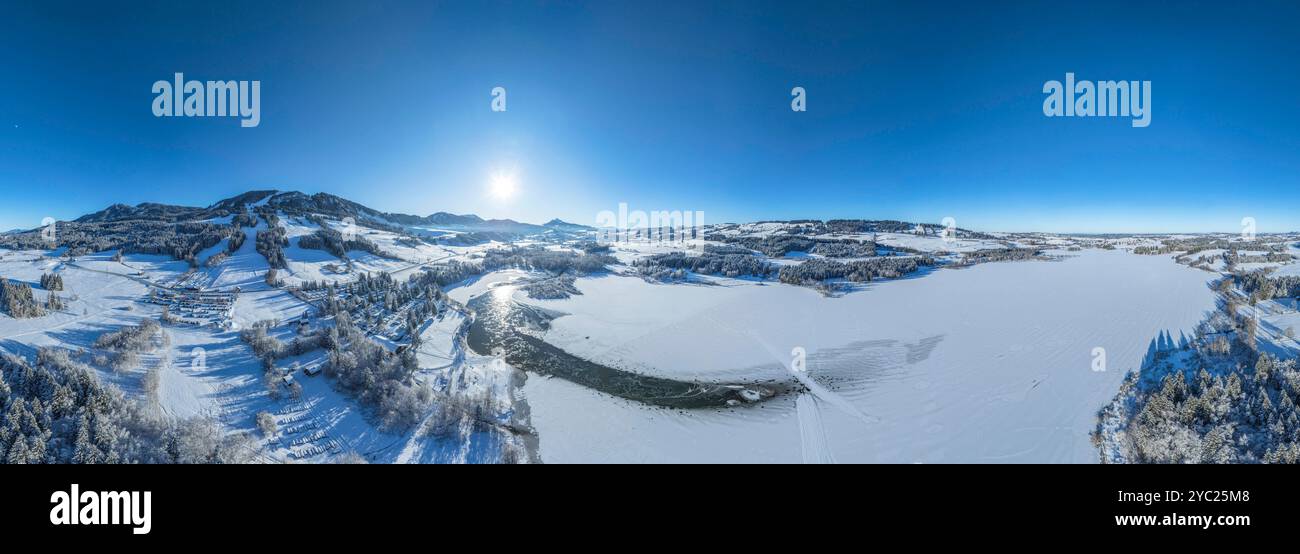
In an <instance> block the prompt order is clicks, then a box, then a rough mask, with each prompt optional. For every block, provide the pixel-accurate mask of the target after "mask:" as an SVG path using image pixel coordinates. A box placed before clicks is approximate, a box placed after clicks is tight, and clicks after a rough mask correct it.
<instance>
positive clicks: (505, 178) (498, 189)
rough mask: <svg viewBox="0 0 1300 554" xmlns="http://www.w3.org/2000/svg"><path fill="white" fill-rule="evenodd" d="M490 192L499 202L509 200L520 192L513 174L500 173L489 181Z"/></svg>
mask: <svg viewBox="0 0 1300 554" xmlns="http://www.w3.org/2000/svg"><path fill="white" fill-rule="evenodd" d="M488 192H489V193H490V194H491V195H492V196H493V197H494V198H496V199H498V200H509V199H510V198H512V197H514V195H515V194H516V193H517V192H519V186H518V184H517V183H516V181H515V175H514V174H513V173H506V172H504V171H498V172H496V173H493V174H492V178H491V179H490V180H489V181H488Z"/></svg>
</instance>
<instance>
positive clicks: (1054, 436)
mask: <svg viewBox="0 0 1300 554" xmlns="http://www.w3.org/2000/svg"><path fill="white" fill-rule="evenodd" d="M1062 254H1065V253H1062ZM1067 256H1068V257H1066V258H1065V259H1064V260H1063V261H1058V262H1045V261H1031V262H1014V263H991V264H982V265H978V266H975V267H972V268H968V269H963V270H941V271H937V272H933V273H931V274H929V275H926V276H925V277H923V278H914V279H903V280H897V281H889V282H881V283H876V284H874V285H872V286H871V287H869V288H868V289H867V290H862V291H857V292H854V293H851V294H848V295H844V296H842V297H837V298H828V297H823V296H821V295H819V294H818V293H816V292H814V291H811V290H808V289H806V288H798V287H790V286H785V285H779V284H771V283H767V284H759V283H753V282H745V281H727V282H725V283H724V284H723V285H722V286H697V285H657V284H650V283H646V282H645V281H642V280H639V279H634V278H628V277H617V276H615V277H599V278H588V279H579V280H578V281H577V286H578V288H579V290H581V291H582V292H583V293H584V294H583V295H581V296H574V297H572V298H570V299H566V300H546V301H536V300H529V299H526V298H524V297H523V296H522V295H517V296H516V298H517V299H519V300H521V301H525V302H529V303H534V304H538V305H543V306H545V307H547V308H550V309H554V310H559V311H561V312H566V313H568V314H570V315H567V316H564V317H561V318H559V319H557V320H555V321H554V322H553V328H552V330H551V331H549V333H548V334H547V336H546V340H548V341H550V342H552V343H554V344H556V345H558V346H561V347H562V348H564V349H565V350H568V351H570V352H572V353H574V354H577V355H579V356H582V357H586V358H590V359H592V360H596V361H602V362H607V363H609V364H611V365H618V366H622V367H627V368H631V369H636V370H639V371H645V372H651V373H656V374H661V375H670V376H674V377H691V378H715V377H724V376H725V377H728V378H734V377H737V376H745V377H753V378H759V377H764V376H766V377H772V378H781V377H783V376H787V375H789V373H788V372H787V371H786V369H785V368H786V367H788V365H789V364H790V363H791V360H792V356H791V353H792V350H793V349H795V348H796V347H801V348H803V349H804V350H805V351H806V352H807V368H808V374H809V375H811V376H812V377H813V378H814V379H815V380H816V381H818V382H819V383H821V384H823V385H825V386H826V388H827V389H828V390H829V391H830V393H831V394H830V395H828V396H827V397H825V398H817V399H816V400H815V401H814V404H815V405H816V407H817V414H818V415H820V418H814V417H808V416H806V415H805V416H800V415H799V412H797V411H796V409H795V399H794V398H786V399H778V400H775V401H771V402H767V403H762V404H759V405H756V406H753V407H739V408H735V409H731V410H722V411H705V412H690V413H686V412H674V411H669V410H663V409H654V408H646V407H643V406H641V405H637V404H633V403H630V402H627V401H624V400H620V399H616V398H611V397H608V396H603V395H600V394H597V393H593V392H591V391H588V390H586V389H583V388H582V387H579V386H576V385H573V384H571V383H568V382H565V381H562V380H559V379H549V380H548V379H542V378H538V377H531V378H530V379H529V381H528V384H527V385H526V387H525V392H526V394H527V398H528V403H529V405H530V406H531V409H532V421H533V424H534V426H535V427H536V428H537V430H538V433H539V435H540V440H541V455H542V458H543V460H545V461H551V462H607V461H637V462H644V461H657V462H731V461H743V462H797V461H800V460H801V459H803V457H804V454H803V447H804V446H803V445H805V443H806V442H807V441H804V440H801V436H810V437H817V436H820V434H821V433H823V432H824V435H825V437H826V439H827V440H826V442H825V444H824V448H821V447H819V448H821V451H820V452H818V454H819V455H823V456H824V455H829V456H831V457H833V459H835V460H838V461H842V462H929V463H934V462H1094V461H1096V460H1097V453H1096V450H1095V449H1094V448H1093V447H1092V445H1091V444H1090V443H1089V438H1088V432H1089V431H1090V430H1091V429H1092V428H1093V427H1094V426H1095V424H1096V419H1095V416H1096V411H1097V409H1098V408H1099V407H1100V406H1102V405H1104V404H1105V403H1106V402H1107V401H1109V400H1110V398H1112V397H1113V396H1114V394H1115V391H1116V389H1117V387H1118V385H1119V383H1120V381H1121V380H1122V379H1123V376H1124V373H1125V372H1126V371H1128V370H1130V369H1135V368H1137V367H1138V366H1139V365H1140V363H1141V361H1142V359H1143V357H1144V356H1145V355H1146V354H1147V353H1148V350H1149V349H1150V348H1152V345H1153V342H1154V341H1155V339H1156V338H1157V336H1159V335H1160V334H1162V333H1166V334H1168V335H1170V336H1172V337H1175V338H1176V337H1178V336H1179V335H1180V334H1181V333H1190V330H1191V329H1192V328H1193V327H1194V326H1195V325H1196V324H1197V323H1198V322H1200V321H1201V320H1202V319H1203V318H1204V317H1205V316H1206V315H1207V314H1208V313H1209V312H1210V311H1212V310H1213V307H1214V295H1213V294H1212V291H1211V290H1210V288H1209V286H1208V281H1209V280H1210V279H1212V278H1213V275H1212V274H1209V273H1207V272H1204V271H1200V270H1195V269H1191V268H1188V267H1186V266H1182V265H1178V264H1175V263H1174V262H1173V261H1172V260H1170V259H1169V258H1167V257H1164V256H1138V255H1133V254H1130V253H1127V252H1124V251H1101V250H1086V251H1082V252H1070V253H1068V255H1067ZM1097 348H1101V349H1104V352H1105V361H1106V371H1103V372H1097V371H1093V362H1094V356H1096V354H1095V352H1096V351H1095V349H1097ZM840 399H842V400H844V401H847V403H848V404H850V405H851V407H852V408H855V409H856V410H857V411H860V412H861V413H863V414H865V415H866V417H865V418H863V417H861V415H860V414H852V413H850V412H849V410H845V409H842V408H841V407H839V406H836V405H835V404H836V403H837V402H839V401H840ZM805 412H806V410H805ZM808 420H819V421H813V422H811V423H810V422H809V421H808ZM809 425H813V426H814V427H816V426H824V427H823V428H821V429H809V428H807V427H808V426H809Z"/></svg>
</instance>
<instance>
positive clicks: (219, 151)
mask: <svg viewBox="0 0 1300 554" xmlns="http://www.w3.org/2000/svg"><path fill="white" fill-rule="evenodd" d="M26 4H38V5H25V6H23V5H9V6H7V7H6V8H5V9H4V12H5V15H4V18H3V21H0V195H2V198H0V229H10V228H19V227H22V228H31V227H35V226H37V225H39V223H40V221H41V219H42V218H43V217H47V216H50V217H55V218H59V219H71V218H74V217H76V216H79V215H81V214H84V213H87V212H91V211H94V210H98V209H102V208H103V207H105V206H107V205H109V204H112V203H117V202H122V203H128V204H135V203H139V202H146V201H149V202H166V203H176V204H186V205H208V204H210V203H212V202H214V201H216V200H219V199H221V198H225V197H228V196H232V195H234V194H237V193H239V192H243V191H246V190H251V189H263V188H275V189H285V190H289V189H293V190H302V191H304V192H309V193H310V192H321V191H323V192H330V193H334V194H338V195H341V196H345V197H347V198H350V199H353V200H356V201H359V202H362V203H364V204H367V205H369V206H372V207H374V208H377V209H381V210H385V211H395V212H403V213H413V214H419V215H426V214H429V213H432V212H435V211H449V212H456V213H466V212H472V213H477V214H479V215H481V216H484V217H509V218H514V219H518V220H522V221H530V222H539V223H540V222H543V221H546V220H549V219H551V218H553V217H559V218H562V219H565V220H568V221H573V222H577V223H586V224H592V223H594V220H595V217H596V214H597V212H599V211H601V210H617V207H618V203H620V202H626V203H628V204H629V206H630V208H631V209H643V210H702V211H704V212H705V214H706V221H708V222H722V221H748V220H758V219H793V218H818V219H825V218H847V217H856V218H875V219H904V220H920V221H930V222H938V221H939V220H941V219H942V218H944V217H947V216H951V217H954V218H956V220H957V222H958V225H960V226H962V227H967V228H974V229H981V230H1009V231H1019V230H1044V231H1078V232H1163V231H1237V230H1239V229H1240V221H1241V219H1242V218H1243V217H1248V216H1249V217H1254V218H1255V219H1256V220H1257V221H1258V225H1259V230H1260V231H1284V230H1300V210H1298V209H1297V207H1300V70H1298V68H1300V62H1298V61H1297V60H1300V32H1298V31H1297V29H1298V28H1300V8H1298V7H1297V4H1296V3H1294V2H1279V3H1265V2H1244V3H1227V2H1216V3H1208V2H1207V3H1199V2H1170V3H1158V4H1143V3H1135V2H1114V3H1105V2H1026V3H1016V2H969V3H957V2H940V3H933V4H929V3H926V2H895V3H871V2H851V3H850V2H843V3H831V4H825V5H817V4H811V3H805V2H782V3H771V4H767V3H763V2H756V1H743V2H735V3H711V2H702V1H689V2H662V1H656V2H638V3H635V4H634V3H630V2H620V1H602V2H593V3H592V4H591V5H582V4H576V3H568V2H545V3H535V2H517V3H495V2H488V1H486V0H475V1H470V2H440V3H439V2H418V3H411V4H400V3H394V4H388V3H381V2H356V3H348V4H344V3H338V4H330V3H326V2H302V3H297V4H295V3H288V2H275V3H261V2H258V3H243V2H217V3H202V4H200V3H197V2H181V3H158V4H145V3H131V6H129V7H123V6H112V5H108V4H109V3H99V2H96V3H87V4H84V5H82V4H60V3H56V2H40V3H26ZM178 4H179V5H178ZM176 72H183V73H185V75H186V77H187V78H193V79H200V80H209V79H211V80H229V79H234V80H245V79H246V80H260V81H261V83H262V95H261V96H262V97H261V103H262V107H261V108H262V109H261V124H260V126H258V127H256V128H250V129H245V128H241V127H240V126H239V124H238V120H237V119H233V118H155V117H154V116H153V114H152V112H151V109H150V108H151V103H152V101H153V96H154V95H153V94H152V93H151V92H150V87H151V85H152V84H153V82H154V81H157V80H170V79H171V77H172V74H173V73H176ZM1066 72H1074V73H1076V74H1077V76H1078V78H1079V79H1090V80H1149V81H1151V82H1152V104H1153V106H1152V120H1151V125H1150V127H1147V128H1144V129H1141V128H1133V127H1131V126H1130V124H1129V121H1128V120H1127V119H1122V118H1090V119H1081V118H1047V117H1045V116H1044V115H1043V113H1042V103H1043V98H1044V95H1043V93H1042V87H1043V83H1044V82H1045V81H1047V80H1052V79H1056V80H1062V79H1064V75H1065V73H1066ZM495 86H503V87H506V89H507V111H506V112H504V113H496V112H492V111H491V109H490V104H491V100H492V98H491V94H490V91H491V90H492V88H493V87H495ZM794 86H802V87H804V88H805V89H806V90H807V92H808V111H807V112H804V113H795V112H792V111H791V110H790V89H791V88H792V87H794ZM502 170H507V171H514V172H515V173H516V175H517V180H518V185H519V193H518V194H517V195H515V196H514V197H512V198H510V199H506V200H503V199H499V198H495V197H493V196H492V195H491V194H489V192H488V182H489V176H490V175H491V174H492V173H493V172H495V171H502Z"/></svg>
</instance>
